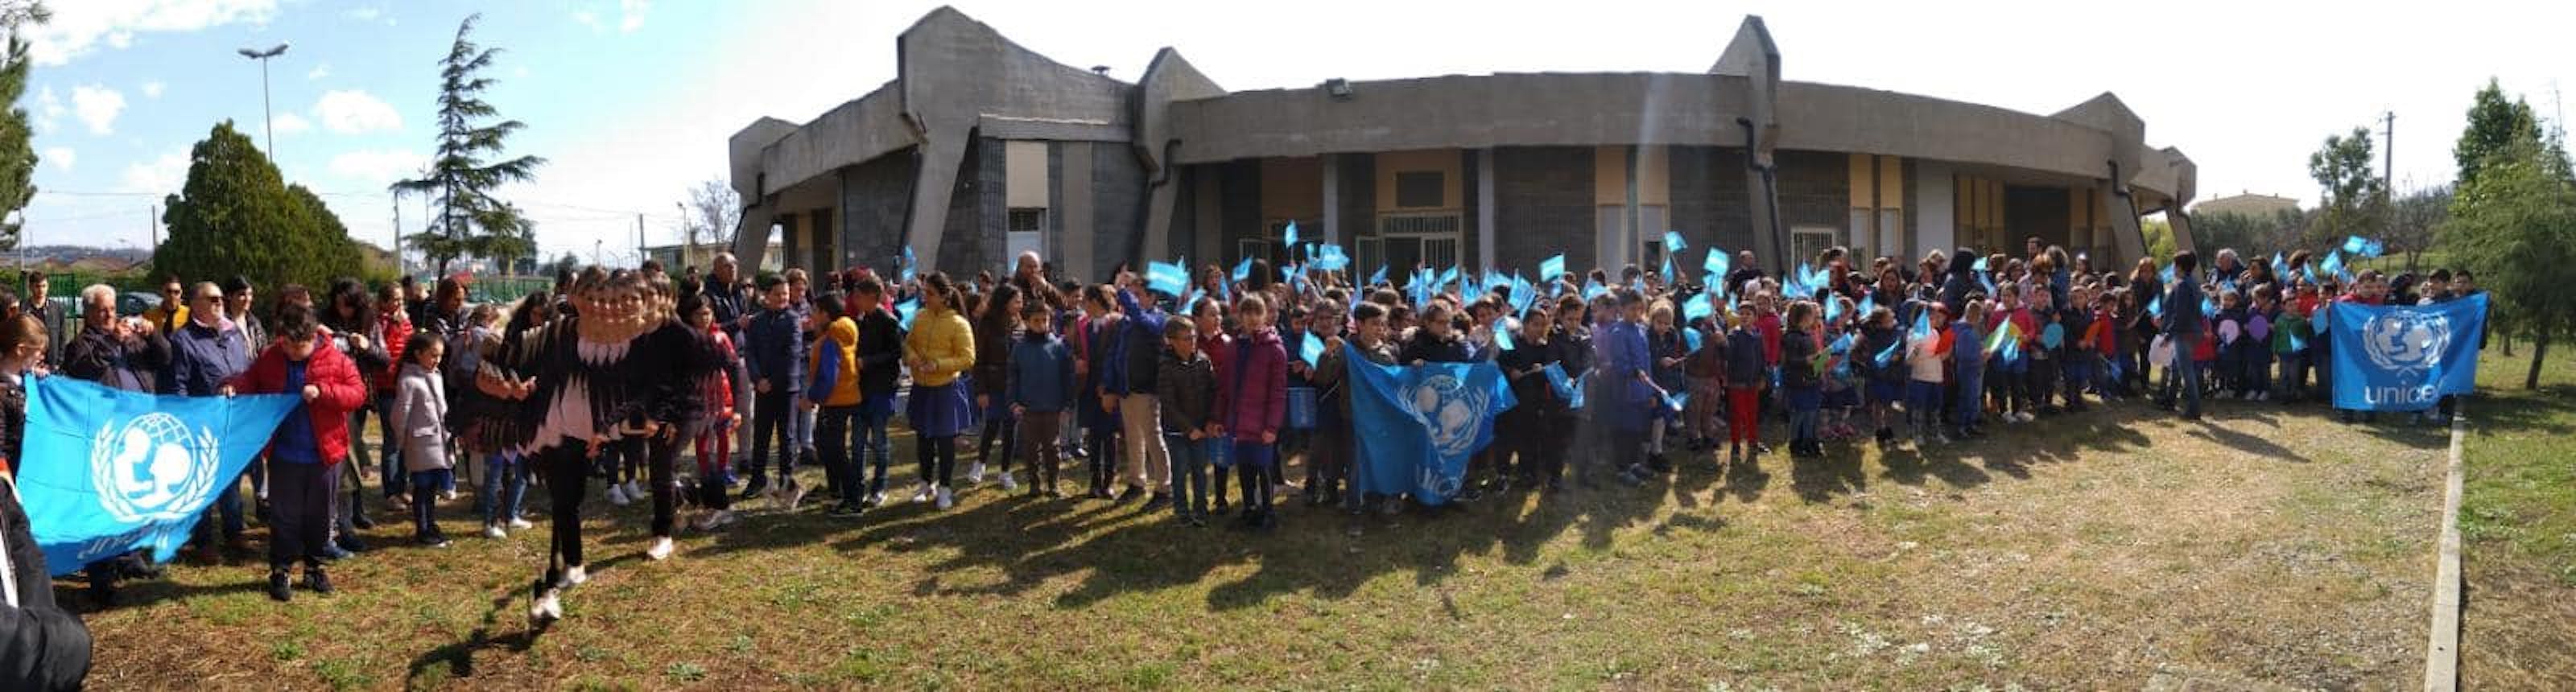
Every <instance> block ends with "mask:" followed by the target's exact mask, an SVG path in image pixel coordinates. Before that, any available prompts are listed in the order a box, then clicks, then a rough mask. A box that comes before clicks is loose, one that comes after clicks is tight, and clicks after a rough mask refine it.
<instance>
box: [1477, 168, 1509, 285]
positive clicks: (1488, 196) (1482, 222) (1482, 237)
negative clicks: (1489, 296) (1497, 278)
mask: <svg viewBox="0 0 2576 692" xmlns="http://www.w3.org/2000/svg"><path fill="white" fill-rule="evenodd" d="M1494 207H1495V204H1494V148H1493V147H1485V148H1483V149H1477V150H1476V256H1477V257H1478V258H1481V259H1482V260H1483V261H1484V263H1485V265H1484V267H1483V268H1484V269H1488V270H1493V269H1499V268H1501V267H1502V265H1503V263H1502V259H1501V258H1500V257H1498V256H1496V255H1495V254H1494Z"/></svg>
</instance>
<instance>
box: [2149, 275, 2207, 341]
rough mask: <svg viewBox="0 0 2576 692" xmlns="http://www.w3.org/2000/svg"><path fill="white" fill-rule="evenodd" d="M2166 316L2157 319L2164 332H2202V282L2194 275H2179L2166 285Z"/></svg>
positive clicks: (2193, 334)
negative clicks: (2194, 277)
mask: <svg viewBox="0 0 2576 692" xmlns="http://www.w3.org/2000/svg"><path fill="white" fill-rule="evenodd" d="M2164 299H2165V302H2164V305H2163V306H2162V307H2163V308H2164V311H2165V316H2164V317H2163V318H2161V319H2158V320H2157V325H2156V326H2158V327H2162V328H2164V333H2166V334H2174V335H2180V336H2195V335H2198V334H2200V320H2201V314H2200V284H2199V283H2197V282H2195V281H2194V280H2193V278H2192V277H2189V276H2178V277H2175V278H2174V281H2173V285H2170V286H2166V287H2165V296H2164Z"/></svg>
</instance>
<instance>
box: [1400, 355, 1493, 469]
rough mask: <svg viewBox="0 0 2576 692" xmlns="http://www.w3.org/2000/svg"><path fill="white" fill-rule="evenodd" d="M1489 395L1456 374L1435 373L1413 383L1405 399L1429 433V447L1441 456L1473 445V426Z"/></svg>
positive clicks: (1460, 452)
mask: <svg viewBox="0 0 2576 692" xmlns="http://www.w3.org/2000/svg"><path fill="white" fill-rule="evenodd" d="M1490 397H1491V395H1490V394H1488V393H1486V392H1482V391H1477V390H1473V389H1469V388H1468V387H1467V386H1466V383H1464V382H1460V381H1458V378H1456V377H1453V376H1450V375H1446V374H1435V375H1431V376H1429V377H1425V378H1423V380H1422V382H1421V383H1420V384H1416V385H1414V386H1413V391H1412V392H1410V393H1409V396H1408V397H1407V399H1408V403H1411V404H1412V405H1413V411H1412V413H1413V419H1414V420H1415V421H1416V422H1419V423H1421V424H1422V429H1423V430H1424V431H1425V432H1428V433H1430V435H1431V447H1432V448H1433V449H1435V450H1438V451H1439V452H1440V455H1441V456H1444V457H1457V456H1463V455H1465V454H1467V453H1468V452H1470V451H1473V448H1474V447H1475V446H1476V428H1477V425H1478V424H1479V423H1482V422H1484V420H1485V406H1486V403H1487V401H1486V400H1487V399H1488V398H1490Z"/></svg>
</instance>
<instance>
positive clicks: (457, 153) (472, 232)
mask: <svg viewBox="0 0 2576 692" xmlns="http://www.w3.org/2000/svg"><path fill="white" fill-rule="evenodd" d="M482 17H483V15H480V14H477V15H473V16H470V17H466V18H465V21H464V22H463V23H460V24H458V25H457V27H456V43H455V44H453V45H451V46H450V47H449V48H448V51H447V57H445V58H442V59H440V60H439V79H440V82H439V91H438V117H437V118H436V119H435V120H436V121H437V123H438V155H437V156H436V157H435V158H434V159H432V160H431V161H430V169H429V171H428V173H427V175H425V176H423V177H421V178H420V179H417V180H404V181H401V182H396V183H394V184H393V186H392V190H393V192H394V194H395V195H396V196H398V197H399V196H404V195H412V194H421V195H429V196H431V197H433V198H434V199H435V200H436V202H437V209H436V211H435V213H433V214H431V215H430V219H429V227H428V228H427V229H426V230H425V231H424V232H422V233H420V234H419V235H415V236H412V247H413V249H417V250H419V251H421V253H422V254H424V255H427V256H429V258H430V259H431V260H432V261H434V262H437V263H438V273H440V274H446V273H447V263H448V262H449V261H452V260H455V259H456V258H458V257H464V256H469V255H470V256H478V257H486V258H490V259H492V260H494V261H495V262H497V263H498V264H499V265H500V266H504V267H507V266H511V264H512V262H511V260H514V259H517V258H521V257H529V256H532V255H535V254H536V245H537V244H536V223H535V222H532V221H529V220H528V218H527V217H526V216H525V215H523V214H521V213H520V212H519V208H518V207H516V206H513V205H511V204H510V203H508V202H503V201H501V200H499V199H497V198H495V197H493V192H494V191H495V190H496V189H498V188H499V187H500V186H502V185H503V184H506V183H523V182H527V181H530V180H534V179H535V178H536V170H537V167H539V166H543V165H545V163H546V160H545V159H543V158H539V157H535V156H521V157H518V158H514V159H504V160H500V161H493V160H491V159H494V158H499V157H501V156H502V155H503V154H502V152H503V151H504V149H505V148H506V146H507V140H508V139H509V138H510V135H513V134H517V133H518V132H519V131H520V130H522V129H526V128H527V124H526V123H522V122H519V121H516V120H503V121H501V122H497V123H495V122H489V121H490V120H492V119H494V118H498V117H500V114H501V111H500V109H498V108H494V107H493V106H492V104H491V103H490V102H487V101H484V100H483V92H484V90H486V89H490V88H491V87H492V85H493V84H494V83H495V80H493V79H492V78H490V77H485V76H482V72H483V70H484V69H485V68H489V67H491V66H492V60H493V58H494V57H496V56H498V55H500V53H501V49H499V48H484V47H481V46H478V45H475V43H474V40H473V38H472V35H473V33H474V23H475V22H476V21H478V20H480V19H482Z"/></svg>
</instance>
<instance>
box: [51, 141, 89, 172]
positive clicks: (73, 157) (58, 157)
mask: <svg viewBox="0 0 2576 692" xmlns="http://www.w3.org/2000/svg"><path fill="white" fill-rule="evenodd" d="M44 159H45V163H50V164H53V165H54V170H58V171H62V172H65V173H70V172H71V170H72V164H73V163H75V162H77V161H79V160H80V155H79V153H78V152H74V151H72V148H71V147H45V155H44Z"/></svg>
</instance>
